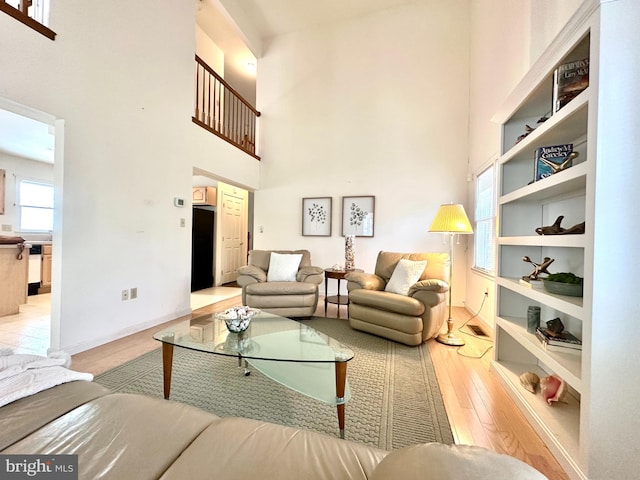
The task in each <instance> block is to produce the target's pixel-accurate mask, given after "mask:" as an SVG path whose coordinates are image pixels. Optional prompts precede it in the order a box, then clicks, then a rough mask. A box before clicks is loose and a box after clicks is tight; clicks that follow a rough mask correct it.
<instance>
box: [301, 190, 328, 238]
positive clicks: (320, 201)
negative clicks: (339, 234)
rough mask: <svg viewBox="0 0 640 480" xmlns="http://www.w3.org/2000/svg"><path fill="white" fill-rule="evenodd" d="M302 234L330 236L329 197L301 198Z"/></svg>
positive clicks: (305, 235)
mask: <svg viewBox="0 0 640 480" xmlns="http://www.w3.org/2000/svg"><path fill="white" fill-rule="evenodd" d="M302 235H303V236H304V237H330V236H331V197H314V198H303V199H302Z"/></svg>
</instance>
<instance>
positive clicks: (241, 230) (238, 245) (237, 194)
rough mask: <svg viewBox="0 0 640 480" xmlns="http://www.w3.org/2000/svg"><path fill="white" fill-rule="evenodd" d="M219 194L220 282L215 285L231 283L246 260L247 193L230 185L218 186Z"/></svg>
mask: <svg viewBox="0 0 640 480" xmlns="http://www.w3.org/2000/svg"><path fill="white" fill-rule="evenodd" d="M218 191H219V192H220V203H219V204H218V205H219V206H221V208H219V219H220V230H219V231H220V245H221V249H220V262H219V263H218V264H219V265H220V280H219V282H216V285H219V284H223V283H228V282H233V281H235V280H237V278H238V269H239V268H240V267H241V266H242V265H245V264H246V258H247V208H248V205H247V202H248V192H247V191H246V190H242V189H240V188H237V187H232V186H231V185H223V184H219V185H218Z"/></svg>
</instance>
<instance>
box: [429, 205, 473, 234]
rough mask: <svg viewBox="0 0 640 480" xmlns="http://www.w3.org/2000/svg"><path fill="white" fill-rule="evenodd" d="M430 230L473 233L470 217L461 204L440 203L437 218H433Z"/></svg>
mask: <svg viewBox="0 0 640 480" xmlns="http://www.w3.org/2000/svg"><path fill="white" fill-rule="evenodd" d="M429 231H430V232H444V233H473V228H471V223H469V218H467V214H466V213H465V211H464V207H463V206H462V205H460V204H447V205H440V208H439V209H438V213H436V218H434V219H433V223H431V227H430V228H429Z"/></svg>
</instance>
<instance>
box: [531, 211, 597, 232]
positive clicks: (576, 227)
mask: <svg viewBox="0 0 640 480" xmlns="http://www.w3.org/2000/svg"><path fill="white" fill-rule="evenodd" d="M563 218H564V215H560V216H559V217H558V218H556V221H555V222H553V225H550V226H548V227H538V228H536V233H537V234H538V235H577V234H582V233H584V231H585V222H582V223H578V224H576V225H574V226H573V227H571V228H562V227H561V226H560V223H562V219H563Z"/></svg>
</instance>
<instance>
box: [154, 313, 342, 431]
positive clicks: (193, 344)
mask: <svg viewBox="0 0 640 480" xmlns="http://www.w3.org/2000/svg"><path fill="white" fill-rule="evenodd" d="M153 338H154V339H155V340H158V341H160V342H162V367H163V374H164V398H169V395H170V392H171V373H172V368H173V348H174V347H176V346H177V347H182V348H187V349H190V350H196V351H198V352H205V353H211V354H214V355H221V356H226V357H234V358H237V359H238V366H239V367H244V372H243V373H244V375H249V374H250V370H249V368H248V367H249V365H251V366H252V367H254V368H255V369H256V370H258V371H260V372H261V373H263V374H264V375H266V376H267V377H269V378H271V379H272V380H274V381H276V382H278V383H280V384H282V385H284V386H286V387H288V388H290V389H292V390H295V391H297V392H299V393H301V394H303V395H306V396H308V397H311V398H315V399H316V400H320V401H322V402H324V403H327V404H329V405H335V406H336V409H337V412H338V426H339V428H340V437H341V438H344V424H345V404H346V402H347V401H348V400H349V399H350V398H351V389H350V388H349V383H348V381H347V362H348V361H350V360H351V359H352V358H353V357H354V353H353V351H352V350H351V349H350V348H348V347H346V346H344V345H342V344H341V343H340V342H338V341H337V340H335V339H333V338H331V337H329V336H328V335H325V334H324V333H321V332H318V331H317V330H315V329H313V328H311V327H309V326H308V325H305V324H304V323H300V322H297V321H294V320H290V319H288V318H284V317H280V316H278V315H273V314H270V313H266V312H258V313H257V314H256V315H255V316H254V317H253V319H252V320H251V324H250V325H249V328H248V329H247V330H246V331H244V332H242V333H231V332H229V331H228V330H227V326H226V324H225V322H224V320H221V319H217V318H215V316H214V315H206V316H202V317H197V318H194V319H191V320H188V321H185V322H183V323H180V324H177V325H174V326H173V327H171V328H168V329H165V330H162V331H160V332H158V333H156V334H154V335H153Z"/></svg>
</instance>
